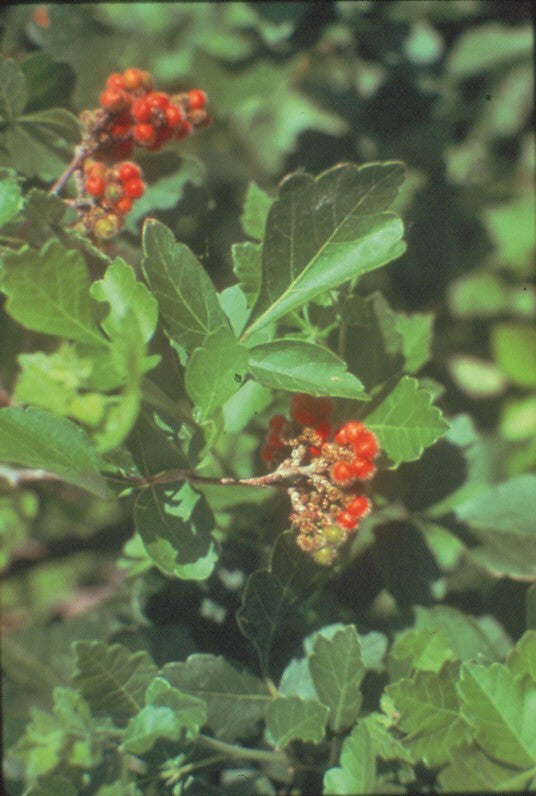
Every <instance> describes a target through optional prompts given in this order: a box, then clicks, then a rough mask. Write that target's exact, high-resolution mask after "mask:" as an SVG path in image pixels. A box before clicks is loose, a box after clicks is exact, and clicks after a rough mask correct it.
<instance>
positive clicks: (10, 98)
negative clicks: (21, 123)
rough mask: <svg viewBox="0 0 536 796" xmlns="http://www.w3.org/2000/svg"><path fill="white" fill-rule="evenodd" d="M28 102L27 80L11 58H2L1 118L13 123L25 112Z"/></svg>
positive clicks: (0, 77) (0, 67) (0, 64)
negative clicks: (13, 120)
mask: <svg viewBox="0 0 536 796" xmlns="http://www.w3.org/2000/svg"><path fill="white" fill-rule="evenodd" d="M27 101H28V93H27V91H26V78H25V77H24V73H23V71H22V70H21V68H20V67H19V66H18V64H17V63H16V62H15V61H13V60H12V59H11V58H4V56H3V55H2V56H0V118H1V119H2V121H4V122H5V121H11V120H12V119H14V118H16V117H17V116H18V115H19V113H21V112H22V111H23V110H24V107H25V105H26V103H27Z"/></svg>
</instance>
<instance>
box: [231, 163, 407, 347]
mask: <svg viewBox="0 0 536 796" xmlns="http://www.w3.org/2000/svg"><path fill="white" fill-rule="evenodd" d="M403 179H404V169H403V166H402V164H399V163H377V164H375V163H371V164H368V165H365V166H362V167H360V168H358V167H356V166H353V165H350V164H342V165H339V166H335V167H334V168H332V169H329V170H328V171H326V172H324V173H323V174H321V175H320V176H319V177H318V178H316V179H314V178H313V177H310V176H309V175H306V174H292V175H290V176H289V177H287V178H286V179H285V180H284V181H283V182H282V183H281V186H280V188H279V195H278V198H277V200H276V201H275V202H274V204H273V205H272V207H271V209H270V212H269V214H268V220H267V222H266V234H265V238H264V244H263V252H262V274H263V275H262V286H261V293H260V296H259V299H258V301H257V303H256V304H255V307H254V308H253V314H252V323H251V324H250V326H249V328H248V329H247V331H246V334H248V335H249V334H251V333H252V332H253V331H255V330H257V329H258V328H261V327H262V326H264V325H266V324H267V323H268V322H269V321H272V320H277V319H278V318H280V317H282V316H283V315H285V314H287V313H288V312H290V311H291V310H293V309H295V308H296V307H299V306H301V305H302V304H305V303H306V302H307V301H310V300H311V299H313V298H315V297H316V296H318V295H319V294H320V293H324V292H325V291H326V290H330V289H331V288H334V287H337V286H338V285H341V284H343V283H344V282H346V281H348V280H349V279H356V278H357V277H358V276H360V275H361V274H364V273H366V272H367V271H371V270H373V269H375V268H378V267H379V266H381V265H384V264H385V263H387V262H389V261H390V260H393V259H394V258H395V257H398V256H399V255H400V254H402V252H403V251H404V244H403V243H402V242H401V240H400V239H401V237H402V233H403V227H402V223H401V222H400V219H399V218H398V217H397V216H395V215H394V214H391V213H386V212H385V211H386V210H387V209H388V208H389V207H390V205H391V204H392V203H393V201H394V199H395V198H396V195H397V193H398V189H399V187H400V185H401V183H402V181H403Z"/></svg>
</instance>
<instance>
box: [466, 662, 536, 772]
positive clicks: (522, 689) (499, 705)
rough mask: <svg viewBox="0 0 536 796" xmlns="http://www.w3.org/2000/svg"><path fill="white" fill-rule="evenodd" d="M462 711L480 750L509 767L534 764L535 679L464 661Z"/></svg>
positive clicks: (500, 666)
mask: <svg viewBox="0 0 536 796" xmlns="http://www.w3.org/2000/svg"><path fill="white" fill-rule="evenodd" d="M458 693H459V695H460V699H461V704H462V707H461V710H462V714H463V716H464V718H465V720H466V721H467V723H468V724H469V725H470V727H471V729H472V731H473V733H474V736H475V739H476V741H477V742H478V744H479V745H480V746H481V747H482V749H483V750H484V751H485V752H486V753H487V754H488V755H490V756H491V757H493V758H494V759H495V760H500V761H502V762H503V763H506V764H508V765H513V766H525V767H531V768H532V767H534V766H536V710H535V709H534V706H535V705H536V682H535V681H534V680H533V679H531V678H529V677H528V676H524V677H523V676H519V675H518V676H516V675H515V674H514V673H513V672H512V671H510V669H508V668H507V667H506V666H503V665H502V664H500V663H493V664H491V666H484V665H482V664H478V663H470V662H467V663H464V664H463V665H462V668H461V671H460V680H459V683H458Z"/></svg>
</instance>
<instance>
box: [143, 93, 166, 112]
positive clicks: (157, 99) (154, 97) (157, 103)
mask: <svg viewBox="0 0 536 796" xmlns="http://www.w3.org/2000/svg"><path fill="white" fill-rule="evenodd" d="M145 99H146V100H147V103H148V105H149V107H150V108H151V109H154V108H159V109H160V110H161V111H165V110H166V108H167V107H168V105H169V97H168V95H167V94H166V93H165V92H164V91H151V92H150V93H149V94H147V96H146V97H145Z"/></svg>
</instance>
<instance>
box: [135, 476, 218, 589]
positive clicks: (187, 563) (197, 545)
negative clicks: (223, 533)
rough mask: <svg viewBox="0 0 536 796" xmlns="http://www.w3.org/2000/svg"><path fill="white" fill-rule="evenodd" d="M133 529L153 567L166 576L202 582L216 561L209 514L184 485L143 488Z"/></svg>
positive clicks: (204, 504)
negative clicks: (138, 535)
mask: <svg viewBox="0 0 536 796" xmlns="http://www.w3.org/2000/svg"><path fill="white" fill-rule="evenodd" d="M134 521H135V524H136V530H137V532H138V533H139V534H140V536H141V538H142V539H143V544H144V545H145V549H146V550H147V552H148V553H149V555H150V556H151V558H152V560H153V562H154V563H155V565H156V566H157V567H158V568H159V569H160V570H161V571H162V572H163V573H164V574H166V575H168V576H169V575H172V576H174V577H176V578H183V579H185V580H205V579H206V578H208V576H209V575H210V573H211V572H212V570H213V568H214V565H215V563H216V560H217V557H218V556H217V551H216V546H215V544H214V542H213V541H212V536H211V530H212V527H213V525H214V521H213V517H212V512H211V511H210V509H209V507H208V505H207V503H206V501H205V499H204V498H203V497H201V495H199V494H197V493H196V492H194V490H193V489H192V488H191V487H190V486H189V484H185V485H184V486H182V487H181V488H180V489H179V490H177V489H176V488H175V489H173V488H170V487H169V486H166V485H158V484H157V485H154V486H150V487H148V488H147V489H144V490H143V491H142V492H141V493H140V495H139V496H138V499H137V501H136V506H135V509H134Z"/></svg>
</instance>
